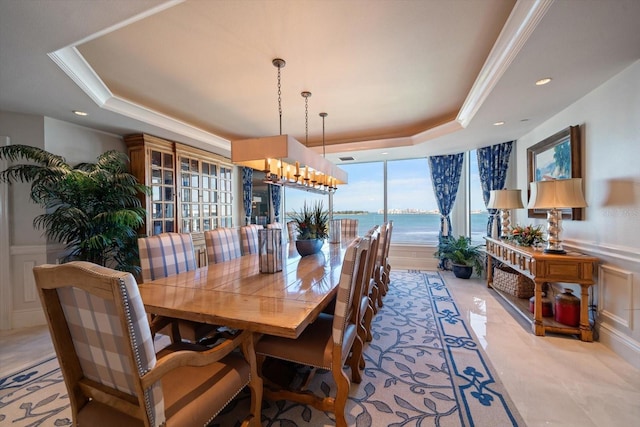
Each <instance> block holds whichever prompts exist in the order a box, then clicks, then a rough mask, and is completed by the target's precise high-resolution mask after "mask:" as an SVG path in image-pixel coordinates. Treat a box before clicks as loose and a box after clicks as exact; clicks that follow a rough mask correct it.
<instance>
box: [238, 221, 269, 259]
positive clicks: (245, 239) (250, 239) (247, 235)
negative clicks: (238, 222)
mask: <svg viewBox="0 0 640 427" xmlns="http://www.w3.org/2000/svg"><path fill="white" fill-rule="evenodd" d="M263 228H264V227H263V226H261V225H257V224H249V225H243V226H242V227H240V240H241V241H242V255H249V254H257V253H258V230H261V229H263Z"/></svg>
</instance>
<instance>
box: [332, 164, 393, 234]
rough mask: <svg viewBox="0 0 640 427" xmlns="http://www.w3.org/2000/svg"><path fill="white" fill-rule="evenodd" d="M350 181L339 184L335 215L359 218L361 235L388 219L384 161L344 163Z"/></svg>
mask: <svg viewBox="0 0 640 427" xmlns="http://www.w3.org/2000/svg"><path fill="white" fill-rule="evenodd" d="M340 167H341V168H342V169H344V170H345V171H346V172H347V174H348V176H349V184H347V185H343V186H339V187H338V190H337V191H336V192H335V193H334V196H333V217H334V218H335V219H338V218H354V219H357V220H358V235H360V236H362V235H364V234H365V233H366V232H367V231H368V230H370V229H371V227H373V226H374V225H376V224H378V225H380V224H382V223H383V222H384V163H383V162H375V163H358V164H351V165H344V166H340Z"/></svg>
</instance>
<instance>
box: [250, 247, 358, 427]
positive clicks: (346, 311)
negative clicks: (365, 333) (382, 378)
mask: <svg viewBox="0 0 640 427" xmlns="http://www.w3.org/2000/svg"><path fill="white" fill-rule="evenodd" d="M368 250H369V239H368V238H356V239H354V240H353V241H352V242H351V243H350V244H349V246H348V247H347V249H346V253H345V256H344V261H343V264H342V269H341V271H340V279H339V284H338V293H337V299H336V306H335V311H334V313H333V315H330V314H327V313H320V315H319V316H318V318H317V319H316V320H315V321H314V322H313V323H311V324H310V325H309V326H307V327H306V328H305V330H304V331H303V332H302V333H301V334H300V336H299V337H298V338H295V339H292V338H285V337H279V336H273V335H264V336H263V337H262V338H261V339H260V341H258V343H257V344H256V354H257V355H258V359H259V360H258V369H261V367H262V365H263V363H264V361H265V359H266V358H267V357H270V358H275V359H280V360H284V361H288V362H293V363H297V364H300V365H305V366H310V367H315V368H320V369H327V370H329V371H331V373H332V376H333V379H334V381H335V384H336V387H337V390H336V395H335V397H331V396H327V395H325V394H324V392H323V393H322V396H321V395H319V394H316V393H313V392H312V391H311V390H303V389H302V390H301V389H294V388H290V387H287V386H283V385H280V384H276V383H274V382H271V381H269V380H265V381H266V382H265V384H266V386H265V389H264V396H265V397H266V398H268V399H270V400H274V401H277V400H283V399H284V400H290V401H294V402H298V403H304V404H308V405H311V406H313V407H314V408H317V409H319V410H322V411H331V412H333V413H334V414H335V418H336V426H338V427H346V425H347V423H346V419H345V406H346V403H347V398H348V396H349V388H350V385H351V381H353V382H354V383H359V382H360V381H361V380H362V377H361V375H360V370H359V367H358V365H359V361H360V358H361V357H362V343H361V342H360V340H359V339H358V322H359V319H358V310H357V307H359V304H354V303H353V302H354V299H358V296H357V295H356V294H355V293H356V287H357V286H356V280H357V278H358V275H359V274H362V270H363V269H364V267H365V264H366V256H367V255H366V254H367V251H368ZM358 301H359V299H358ZM345 364H348V365H349V366H350V368H351V381H350V380H349V377H348V376H347V374H346V373H345V371H344V365H345ZM263 378H264V377H263Z"/></svg>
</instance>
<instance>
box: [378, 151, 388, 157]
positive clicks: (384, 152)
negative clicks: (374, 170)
mask: <svg viewBox="0 0 640 427" xmlns="http://www.w3.org/2000/svg"><path fill="white" fill-rule="evenodd" d="M380 154H382V155H383V156H386V155H387V154H389V153H387V152H386V151H383V152H382V153H380Z"/></svg>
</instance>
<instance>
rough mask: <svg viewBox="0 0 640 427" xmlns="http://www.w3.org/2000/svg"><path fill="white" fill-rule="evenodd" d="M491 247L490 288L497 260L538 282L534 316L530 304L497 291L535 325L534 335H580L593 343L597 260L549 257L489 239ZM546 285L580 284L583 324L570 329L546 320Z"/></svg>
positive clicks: (570, 254)
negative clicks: (591, 319) (591, 292)
mask: <svg viewBox="0 0 640 427" xmlns="http://www.w3.org/2000/svg"><path fill="white" fill-rule="evenodd" d="M485 239H486V242H487V245H486V251H487V286H488V287H491V285H492V283H493V268H492V266H493V260H494V259H495V260H497V261H500V262H502V263H504V264H506V265H508V266H509V267H511V268H513V269H514V270H516V271H518V272H519V273H520V274H523V275H525V276H527V277H529V278H531V279H533V281H534V282H535V307H534V313H533V316H532V315H531V313H530V312H529V300H528V299H523V298H516V297H514V296H511V295H508V294H505V293H504V292H501V291H499V290H497V289H494V290H495V291H496V292H497V293H498V295H500V296H501V297H502V298H504V299H505V301H507V302H508V303H509V304H510V305H511V306H512V307H514V308H515V309H516V310H517V311H518V312H520V313H521V314H522V315H523V316H524V317H525V318H526V319H527V320H529V321H530V322H532V327H533V332H534V333H535V334H536V335H540V336H544V334H545V332H546V331H549V332H555V333H561V334H570V335H579V336H580V339H581V340H582V341H593V331H592V330H591V325H590V324H589V312H588V301H589V287H590V286H591V285H593V284H594V281H593V270H594V266H595V264H596V262H597V261H598V259H597V258H595V257H592V256H588V255H584V254H581V253H578V252H567V253H566V254H565V255H554V254H545V253H544V252H543V251H541V250H534V249H533V248H530V247H522V246H516V245H513V244H510V243H508V242H506V241H504V240H499V239H492V238H490V237H485ZM545 282H563V283H576V284H579V285H580V288H581V294H580V295H581V301H580V324H579V326H578V327H572V326H567V325H564V324H562V323H559V322H556V321H555V320H554V319H553V318H543V317H542V286H543V284H544V283H545Z"/></svg>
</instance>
